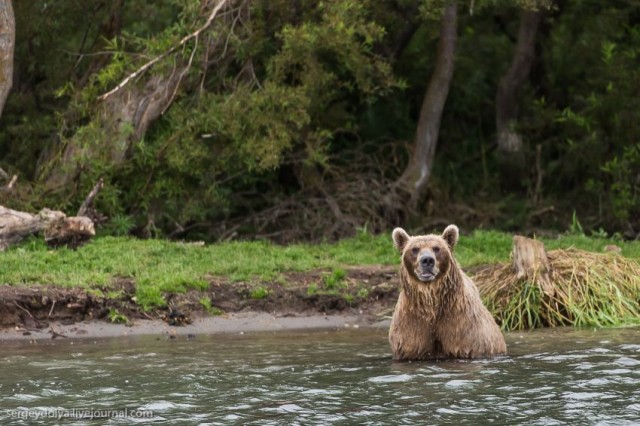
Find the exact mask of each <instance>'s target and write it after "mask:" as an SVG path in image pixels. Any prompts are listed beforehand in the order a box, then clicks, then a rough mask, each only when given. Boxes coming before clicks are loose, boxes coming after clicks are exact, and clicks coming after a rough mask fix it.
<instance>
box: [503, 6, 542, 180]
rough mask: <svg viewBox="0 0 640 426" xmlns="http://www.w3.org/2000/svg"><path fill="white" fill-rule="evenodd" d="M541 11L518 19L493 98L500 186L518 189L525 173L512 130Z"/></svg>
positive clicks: (517, 139)
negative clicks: (510, 52)
mask: <svg viewBox="0 0 640 426" xmlns="http://www.w3.org/2000/svg"><path fill="white" fill-rule="evenodd" d="M541 17H542V11H541V10H526V9H525V10H523V11H522V12H521V15H520V28H519V30H518V41H517V43H516V47H515V51H514V53H513V59H512V61H511V65H509V68H508V69H507V71H506V72H505V73H504V75H503V76H502V78H501V79H500V83H499V84H498V93H497V96H496V131H497V142H498V158H499V163H500V169H501V175H502V182H503V183H505V184H508V185H509V186H514V185H515V186H518V185H520V181H521V178H522V176H523V172H524V165H525V151H524V147H523V142H522V136H521V135H520V134H519V133H518V132H517V130H516V129H515V125H516V123H517V120H518V100H519V94H520V92H521V90H522V87H523V85H524V84H525V82H526V81H527V78H528V77H529V72H530V71H531V65H532V63H533V59H534V57H535V43H536V34H537V32H538V26H539V24H540V20H541Z"/></svg>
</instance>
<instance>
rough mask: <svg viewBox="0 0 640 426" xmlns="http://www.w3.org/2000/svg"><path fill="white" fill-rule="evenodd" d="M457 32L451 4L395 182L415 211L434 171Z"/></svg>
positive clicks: (453, 5) (453, 4) (456, 17)
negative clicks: (412, 135) (407, 152)
mask: <svg viewBox="0 0 640 426" xmlns="http://www.w3.org/2000/svg"><path fill="white" fill-rule="evenodd" d="M457 29H458V9H457V4H456V2H455V1H452V2H450V3H448V4H447V6H446V7H445V9H444V15H443V16H442V21H441V23H440V40H439V43H438V55H437V58H436V66H435V69H434V71H433V74H432V75H431V80H430V81H429V86H428V88H427V91H426V93H425V96H424V99H423V101H422V107H421V108H420V117H419V118H418V127H417V130H416V135H415V140H414V146H413V154H412V156H411V159H410V160H409V164H408V165H407V168H406V169H405V171H404V173H403V174H402V176H401V177H400V179H399V180H398V182H397V184H398V186H399V187H400V188H401V189H402V190H404V191H406V192H408V193H409V194H410V196H411V201H410V205H411V207H412V208H415V207H416V206H417V204H418V201H419V200H420V199H421V198H422V197H423V196H424V193H425V190H426V187H427V182H428V180H429V177H430V176H431V170H432V169H433V159H434V156H435V152H436V145H437V143H438V132H439V131H440V120H441V118H442V111H443V109H444V104H445V102H446V100H447V95H448V94H449V87H450V85H451V79H452V77H453V68H454V55H455V50H456V42H457Z"/></svg>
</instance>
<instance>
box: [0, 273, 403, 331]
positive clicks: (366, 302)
mask: <svg viewBox="0 0 640 426" xmlns="http://www.w3.org/2000/svg"><path fill="white" fill-rule="evenodd" d="M345 272H346V274H345V276H344V277H343V278H341V279H340V280H338V282H337V283H336V282H334V283H333V284H330V283H329V284H328V283H327V282H328V281H330V280H327V279H326V278H327V277H328V276H330V272H329V271H323V270H315V271H309V272H290V273H285V274H283V275H282V276H281V277H280V278H279V279H278V280H277V281H271V282H260V283H258V284H256V283H243V282H239V283H238V282H236V283H230V282H229V280H228V279H226V278H223V277H210V278H209V288H208V289H207V290H206V291H196V290H190V291H187V292H186V293H183V294H178V293H173V294H167V295H165V297H166V300H167V302H168V303H167V304H168V306H167V307H165V308H158V309H154V310H151V311H146V312H145V311H144V310H143V309H142V308H141V307H140V306H139V305H137V304H136V302H135V300H136V299H135V281H134V280H133V279H132V278H124V277H122V278H116V279H115V280H114V282H113V283H112V285H111V286H109V288H104V289H92V290H86V289H80V288H61V287H52V286H28V287H22V286H11V285H1V286H0V330H2V331H4V332H5V333H4V334H6V331H8V330H12V333H11V334H16V333H17V334H22V335H24V336H30V335H32V334H34V333H37V334H41V333H42V332H45V331H46V332H47V333H48V334H50V335H51V338H55V337H57V336H58V335H59V334H58V331H59V329H60V327H63V328H64V329H65V330H68V329H70V328H69V327H70V326H73V325H74V324H77V323H80V322H84V323H86V322H87V321H92V320H98V321H102V322H103V323H105V322H106V323H111V322H112V321H113V320H114V319H115V320H122V321H126V322H128V323H129V325H131V324H136V323H141V322H143V321H138V320H155V321H156V322H157V321H160V320H161V321H164V324H165V325H167V326H183V325H187V324H191V323H193V322H194V321H200V320H202V319H203V318H206V317H212V315H215V314H218V315H222V316H223V317H226V318H229V317H230V316H233V317H234V318H241V319H242V318H244V317H243V315H245V316H246V314H263V313H264V314H271V315H272V316H273V318H278V319H281V318H284V319H286V318H299V317H322V316H336V317H340V318H351V317H357V318H360V319H363V318H365V319H367V320H368V321H369V323H374V322H376V321H378V320H379V319H381V318H383V317H384V316H386V315H390V314H391V312H392V310H393V307H394V305H395V302H396V300H397V297H398V288H399V279H398V276H397V267H396V266H364V267H352V268H346V269H345ZM257 286H259V287H262V290H261V291H260V292H259V293H256V292H255V291H254V290H255V289H256V288H257ZM100 290H103V291H100ZM264 290H266V291H264ZM107 292H108V293H109V294H110V295H111V296H114V295H115V297H106V296H105V294H107ZM203 298H208V299H209V300H210V301H211V308H212V309H207V308H205V307H204V305H203V304H202V303H201V300H202V299H203ZM116 311H117V312H118V313H119V314H120V316H118V318H114V317H113V316H112V315H110V314H113V312H116ZM254 317H255V315H254ZM273 321H275V322H276V323H278V321H280V322H282V321H281V320H275V319H274V320H273ZM337 321H342V319H340V320H337ZM293 322H295V321H293ZM323 323H324V322H322V321H320V324H323ZM301 324H303V323H301ZM72 329H74V328H72ZM56 330H58V331H56ZM13 331H15V332H13Z"/></svg>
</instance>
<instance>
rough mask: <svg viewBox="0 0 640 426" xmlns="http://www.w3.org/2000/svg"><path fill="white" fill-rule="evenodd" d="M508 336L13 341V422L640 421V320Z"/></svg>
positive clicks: (7, 380) (0, 406) (8, 386)
mask: <svg viewBox="0 0 640 426" xmlns="http://www.w3.org/2000/svg"><path fill="white" fill-rule="evenodd" d="M507 343H508V345H509V351H510V355H509V356H508V357H503V358H498V359H493V360H479V361H447V362H420V363H394V362H392V361H391V360H390V352H389V348H388V345H387V341H386V334H385V333H384V332H382V331H367V330H357V331H349V332H346V331H343V332H314V333H306V334H301V333H299V334H254V335H243V336H235V337H234V336H198V337H197V338H196V339H195V340H186V339H185V340H179V339H176V340H165V339H164V338H160V339H158V338H157V337H141V338H135V339H133V338H131V339H111V340H99V341H94V340H66V339H65V340H62V341H57V340H56V341H52V343H47V344H43V343H39V344H37V345H29V344H27V343H10V344H6V343H5V344H3V346H2V348H1V349H0V351H1V352H2V357H0V401H1V403H0V423H1V424H51V423H52V422H51V419H37V420H36V419H34V418H30V419H18V418H15V417H16V416H17V415H18V414H16V413H21V412H22V413H26V411H24V410H30V411H29V413H30V414H32V413H33V412H34V411H35V412H41V413H48V412H54V410H60V412H64V411H63V410H74V409H75V410H108V409H109V410H125V409H127V410H142V411H144V412H145V413H146V414H147V415H152V416H153V417H151V418H144V419H138V418H135V417H131V416H129V417H127V418H122V417H120V418H111V419H109V420H108V421H106V424H131V423H132V422H140V423H144V424H146V423H149V422H150V421H158V422H163V421H167V423H170V424H281V423H283V422H284V423H290V424H305V425H307V424H328V423H335V422H337V423H342V424H352V423H368V424H415V423H427V424H474V425H475V424H487V423H493V424H524V423H526V424H531V425H556V424H558V425H559V424H567V423H571V424H600V425H622V424H639V423H640V330H639V329H630V328H627V329H610V330H597V331H595V330H573V329H557V330H545V331H537V332H534V333H522V334H511V335H508V336H507ZM16 410H18V411H16ZM11 416H13V418H12V417H11ZM74 424H96V423H95V422H92V421H91V420H84V421H79V422H78V421H76V422H74Z"/></svg>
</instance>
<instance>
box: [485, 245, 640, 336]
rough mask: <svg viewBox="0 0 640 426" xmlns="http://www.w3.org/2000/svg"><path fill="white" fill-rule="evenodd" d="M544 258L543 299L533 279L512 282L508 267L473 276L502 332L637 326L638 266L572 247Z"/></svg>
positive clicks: (639, 298) (617, 257) (639, 318)
mask: <svg viewBox="0 0 640 426" xmlns="http://www.w3.org/2000/svg"><path fill="white" fill-rule="evenodd" d="M547 256H548V259H549V262H550V263H551V267H552V268H553V271H552V282H553V286H554V292H553V294H545V293H544V292H543V291H542V289H541V287H540V286H539V285H538V284H537V283H536V282H535V279H534V280H529V281H527V280H524V279H518V278H517V277H516V274H515V273H514V272H513V267H512V265H511V264H510V263H504V264H499V265H495V266H492V267H489V268H484V269H482V270H480V271H478V272H477V273H476V274H475V275H474V279H475V281H476V284H477V285H478V288H479V290H480V294H481V295H482V299H483V301H484V303H485V305H486V306H487V307H488V308H489V310H490V311H491V313H492V314H493V315H494V317H495V318H496V320H497V321H498V323H499V324H500V325H501V327H502V328H503V329H504V330H522V329H531V328H537V327H549V326H551V327H553V326H560V325H573V326H598V327H601V326H615V325H623V324H638V323H640V264H638V262H636V261H635V260H632V259H628V258H625V257H622V256H620V255H618V254H615V253H592V252H587V251H583V250H578V249H575V248H571V249H567V250H561V249H559V250H552V251H549V252H548V253H547Z"/></svg>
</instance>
